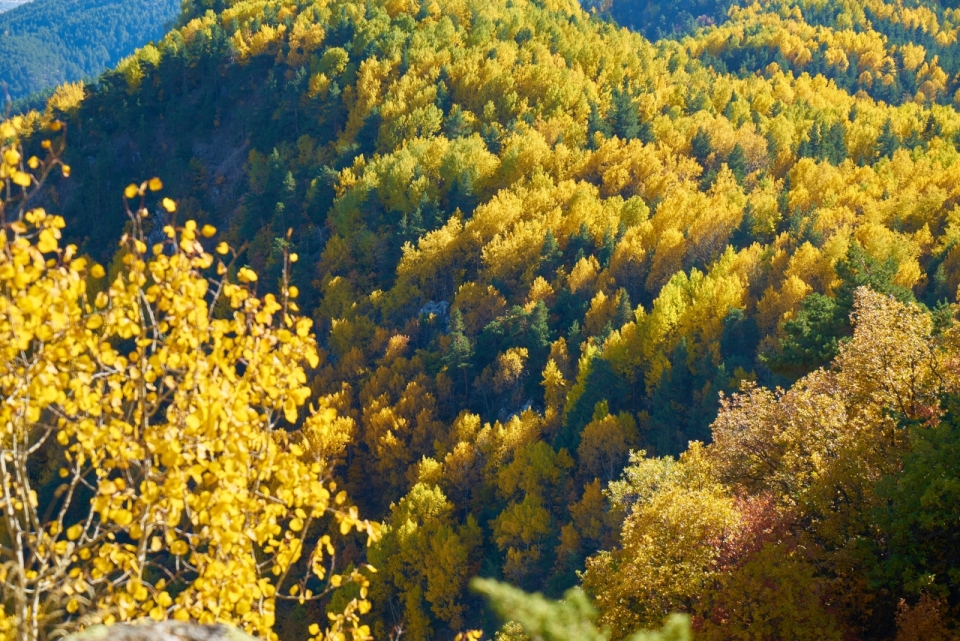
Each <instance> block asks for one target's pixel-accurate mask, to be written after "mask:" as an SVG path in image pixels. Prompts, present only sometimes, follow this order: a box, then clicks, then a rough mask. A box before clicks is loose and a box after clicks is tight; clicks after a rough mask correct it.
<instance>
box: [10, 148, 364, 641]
mask: <svg viewBox="0 0 960 641" xmlns="http://www.w3.org/2000/svg"><path fill="white" fill-rule="evenodd" d="M15 154H19V147H18V146H17V144H16V143H15V142H14V143H13V144H8V145H5V146H4V147H3V149H2V155H3V157H4V158H6V159H7V160H8V161H9V160H10V159H11V158H12V156H13V155H15ZM58 162H59V158H58V157H57V156H56V155H55V154H53V153H51V156H50V157H49V158H48V159H47V160H46V161H44V162H43V166H42V167H40V168H39V169H38V171H40V172H42V171H44V170H46V169H47V168H49V167H50V166H52V165H54V164H56V163H58ZM154 184H155V183H154V182H153V181H150V182H149V183H144V188H146V186H148V185H151V186H152V185H154ZM156 184H157V185H159V183H156ZM4 205H5V206H10V205H12V201H6V202H4ZM8 211H9V212H10V214H12V216H10V217H7V218H6V222H5V223H4V227H3V233H2V234H0V394H2V395H3V397H4V404H3V406H2V408H0V425H3V426H4V428H3V436H2V439H0V448H2V452H0V478H2V479H3V480H2V484H0V492H2V494H0V499H2V501H0V505H2V506H3V511H4V514H3V518H4V522H3V524H4V529H5V531H6V532H7V533H9V535H10V539H9V540H10V545H12V546H13V552H14V554H13V558H14V559H16V560H15V561H14V562H13V563H14V564H15V567H13V568H11V569H12V570H13V571H12V572H9V571H6V570H5V571H4V572H3V574H2V576H0V587H2V589H3V593H4V597H5V598H6V599H8V601H7V603H8V604H9V605H10V606H11V610H10V614H8V615H4V619H3V621H4V623H3V625H4V626H7V627H9V626H10V625H12V626H14V627H15V628H16V630H17V636H18V638H22V639H29V638H35V637H34V635H33V633H32V632H30V630H37V629H43V630H47V631H61V632H69V631H70V630H73V629H76V628H77V627H78V626H82V625H87V624H90V623H94V622H98V621H103V622H108V623H109V622H113V621H129V620H133V619H136V618H141V617H145V616H150V617H152V618H154V619H165V618H168V617H172V618H177V619H181V618H190V619H195V620H198V621H200V622H205V623H206V622H213V621H215V620H219V621H231V622H234V623H236V624H238V625H241V626H242V627H244V628H245V629H247V630H249V631H251V632H255V633H257V634H259V635H260V636H263V637H265V638H276V634H275V633H274V631H273V627H274V624H275V623H276V618H275V611H276V601H277V599H278V598H281V594H283V595H286V594H287V593H288V592H291V590H292V589H293V588H296V590H295V592H299V594H300V596H299V598H300V599H301V600H317V599H320V598H323V597H324V596H325V595H326V594H328V593H329V592H330V591H331V590H332V589H333V587H332V586H331V585H329V584H327V583H326V582H325V581H324V579H325V576H326V573H327V564H328V563H329V562H330V561H331V559H332V558H333V547H332V545H331V543H330V537H329V535H326V534H323V535H321V532H323V531H324V530H328V529H330V528H335V529H337V530H339V532H340V533H341V534H346V533H347V532H349V531H350V530H354V529H356V530H357V531H360V532H364V533H365V534H366V536H367V537H368V539H369V540H374V539H375V538H376V536H377V528H376V526H375V524H373V523H369V522H367V521H364V520H362V519H360V518H359V517H358V514H357V510H356V508H354V507H349V506H347V505H346V504H345V503H344V499H345V495H343V494H342V493H341V494H336V493H335V490H336V485H335V483H333V482H331V481H329V475H330V473H331V467H332V464H333V460H334V458H335V457H337V456H339V455H340V453H342V450H343V445H344V434H345V433H348V430H349V425H350V423H349V421H343V420H341V419H337V418H336V415H335V412H333V411H332V410H324V411H321V412H320V413H317V414H314V415H313V416H311V417H309V418H308V419H307V421H306V423H305V426H304V429H303V431H302V432H293V433H287V432H286V431H285V430H284V429H281V427H282V426H283V425H287V426H288V427H291V428H292V427H293V426H294V425H295V424H296V422H297V420H298V417H299V414H300V411H301V408H302V407H303V405H304V403H305V401H306V400H307V398H308V397H309V396H310V390H309V388H308V387H306V375H305V372H304V364H305V363H306V364H309V365H310V366H311V367H312V366H316V365H317V364H318V360H319V359H318V353H317V347H316V343H315V340H314V337H313V335H312V334H311V321H310V320H309V319H306V318H302V317H299V316H298V315H297V314H296V305H295V304H294V303H293V302H292V301H288V300H286V299H284V300H278V299H277V298H276V297H274V296H273V295H272V294H268V295H266V296H263V297H262V298H260V297H257V296H256V295H255V292H254V291H253V290H251V289H250V288H249V287H248V286H246V285H238V284H235V283H231V282H229V281H227V280H220V281H214V284H213V285H212V286H211V283H210V281H208V280H207V278H206V276H205V275H204V270H206V269H207V268H209V267H211V266H212V265H213V263H214V261H215V259H214V257H213V256H212V255H210V254H208V253H206V251H205V249H204V247H203V245H202V243H201V240H200V239H201V237H202V234H201V233H200V230H198V228H197V225H196V224H195V223H194V222H193V221H187V222H186V223H185V224H184V225H183V226H182V227H177V228H174V227H169V228H168V230H167V237H168V240H167V241H166V245H167V246H168V247H169V251H163V246H158V247H157V248H155V249H154V251H153V255H152V256H150V255H149V254H148V247H147V245H146V243H145V236H144V232H143V228H142V225H141V222H140V221H141V220H142V216H141V215H140V212H139V211H138V212H137V213H133V212H129V211H128V214H129V217H130V220H131V228H130V231H129V233H128V234H126V235H125V236H124V239H123V249H124V252H125V254H124V259H123V266H122V268H121V270H120V272H119V274H117V276H116V278H115V280H114V281H113V282H112V283H110V284H109V286H108V288H107V289H106V290H105V291H103V292H101V293H99V294H98V295H97V297H96V300H95V301H94V300H91V299H90V298H89V297H88V295H87V277H88V275H93V276H96V275H97V273H99V275H101V276H102V275H103V269H102V268H100V267H99V266H96V265H90V264H89V261H87V260H86V259H84V258H77V257H76V248H75V247H74V246H72V245H70V246H66V247H61V246H60V244H59V241H58V239H59V237H60V229H61V228H62V227H63V226H64V222H63V220H62V219H61V218H59V217H56V216H51V215H48V214H47V213H46V212H44V211H43V210H40V209H35V210H31V211H24V210H23V209H22V208H21V209H19V211H18V210H17V209H16V208H13V207H10V208H9V209H8ZM144 211H146V210H144ZM48 257H49V258H48ZM220 266H221V268H222V269H221V273H226V272H227V271H228V270H227V269H226V267H225V266H224V265H223V264H222V263H220ZM247 280H248V281H252V280H253V279H247ZM221 297H222V298H223V299H224V300H225V301H226V303H227V305H228V309H229V310H230V313H229V314H228V315H227V317H226V318H214V317H213V313H212V309H213V305H214V303H215V302H216V301H217V300H218V299H219V298H221ZM121 345H122V346H123V347H122V348H121V347H120V346H121ZM47 441H49V443H51V444H53V445H49V446H50V447H57V448H58V449H57V451H58V453H59V457H61V459H60V460H61V461H62V463H61V466H62V467H61V470H60V476H61V478H62V479H63V483H64V485H62V490H61V491H59V492H58V494H57V495H56V498H55V499H54V503H53V505H51V506H40V505H38V502H37V499H36V492H35V491H34V490H33V489H32V486H31V484H32V483H33V480H32V477H31V475H30V472H29V469H30V468H31V467H32V465H33V463H32V460H33V457H34V456H35V452H36V451H37V448H38V447H39V445H40V444H43V443H44V442H47ZM81 487H88V488H92V489H93V490H94V493H93V496H92V497H91V498H86V496H85V495H82V494H80V488H81ZM81 496H83V497H84V498H81ZM48 507H53V508H55V509H48ZM167 552H169V553H170V554H173V555H176V556H177V557H179V558H180V561H178V562H177V563H176V565H175V566H171V565H170V562H169V561H168V560H167V558H168V556H167ZM300 559H306V560H307V561H308V562H307V566H308V570H307V571H306V572H305V573H304V572H303V570H302V569H301V568H300V567H298V566H297V562H298V561H299V560H300ZM161 567H165V568H168V569H169V568H173V571H174V572H175V574H174V575H173V577H168V575H167V574H165V572H163V571H159V568H161ZM163 577H168V578H173V579H174V580H176V581H177V582H179V583H180V584H181V585H182V587H181V588H180V589H179V590H178V592H177V594H176V596H175V597H173V596H171V595H170V594H169V593H168V592H166V591H164V586H165V585H166V583H167V582H168V578H163ZM347 579H348V581H349V582H352V583H355V584H359V586H360V592H361V595H365V593H366V587H365V586H366V585H367V582H368V579H367V578H366V575H365V574H363V573H362V572H361V571H360V570H359V569H358V570H356V571H354V572H353V573H352V574H351V575H350V576H349V577H347ZM80 594H82V595H85V596H84V598H83V599H75V598H72V595H80ZM33 604H38V605H39V606H40V608H41V609H39V610H38V609H35V607H34V605H33ZM61 608H64V609H61ZM365 609H369V605H368V604H367V602H366V600H365V598H364V597H363V596H361V597H359V598H357V599H354V600H352V601H350V603H349V604H347V606H346V609H345V610H344V611H343V612H342V613H338V614H336V615H335V616H334V617H333V619H332V621H331V623H330V624H329V625H330V626H331V627H330V628H329V630H330V631H329V632H328V634H333V635H336V634H347V633H349V634H353V635H354V638H360V637H365V636H368V635H366V634H365V633H364V632H363V631H362V630H363V626H361V625H360V623H359V618H358V617H359V614H358V613H359V612H362V611H365ZM11 621H13V623H10V622H11ZM357 635H359V636H357Z"/></svg>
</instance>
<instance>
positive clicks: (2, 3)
mask: <svg viewBox="0 0 960 641" xmlns="http://www.w3.org/2000/svg"><path fill="white" fill-rule="evenodd" d="M29 1H30V0H0V13H3V12H4V11H10V9H13V8H14V7H19V6H20V5H22V4H23V3H24V2H29Z"/></svg>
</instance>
